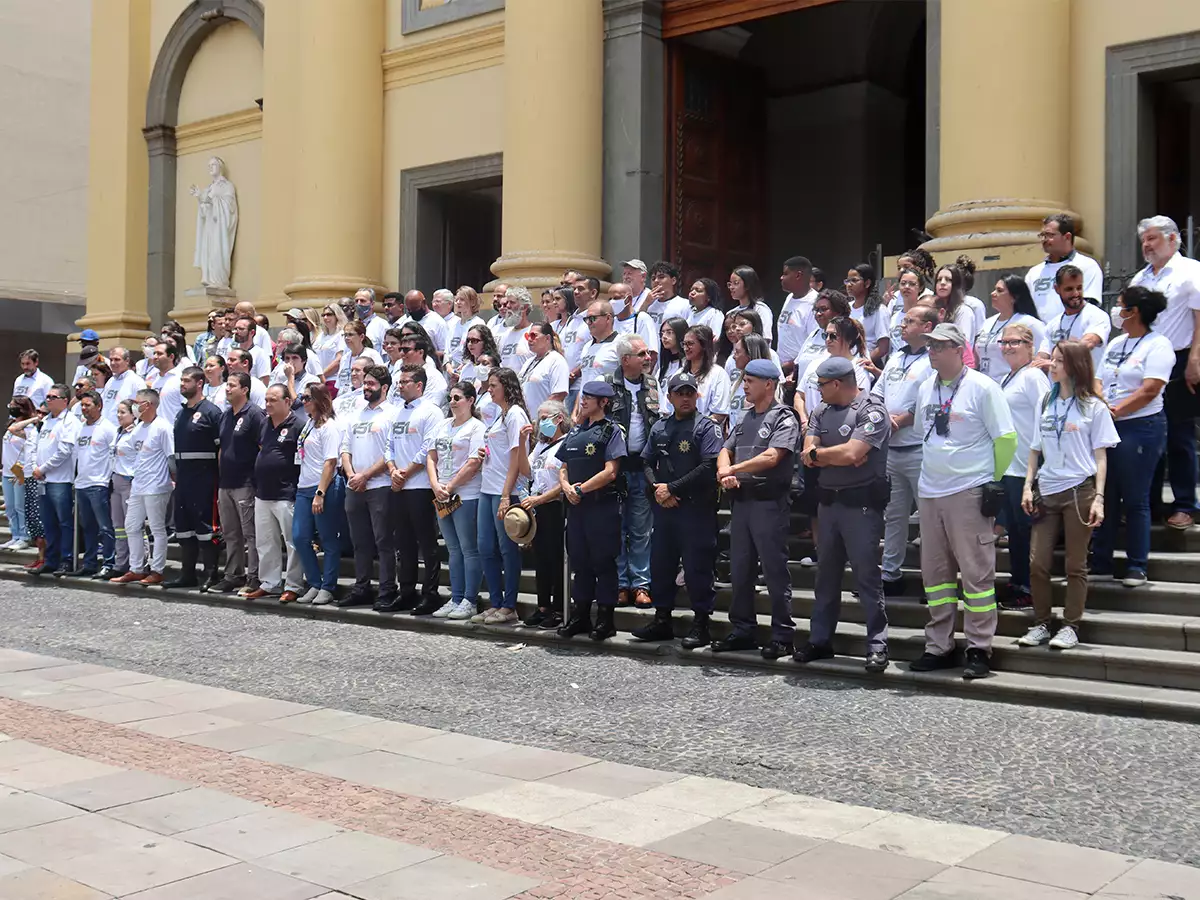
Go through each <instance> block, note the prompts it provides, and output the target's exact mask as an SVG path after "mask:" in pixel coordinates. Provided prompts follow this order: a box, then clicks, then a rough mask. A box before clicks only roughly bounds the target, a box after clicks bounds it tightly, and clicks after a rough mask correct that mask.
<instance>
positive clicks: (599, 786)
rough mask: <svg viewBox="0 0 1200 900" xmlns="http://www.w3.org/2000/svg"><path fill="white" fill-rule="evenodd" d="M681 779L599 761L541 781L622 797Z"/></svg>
mask: <svg viewBox="0 0 1200 900" xmlns="http://www.w3.org/2000/svg"><path fill="white" fill-rule="evenodd" d="M682 777H683V776H682V775H679V774H675V773H671V772H659V771H656V770H654V769H644V768H642V767H641V766H627V765H623V764H621V763H614V762H598V763H594V764H592V765H590V766H581V767H579V768H578V769H571V770H570V771H567V772H560V773H559V774H557V775H551V776H550V777H549V778H543V779H542V780H543V781H545V782H546V784H553V785H557V786H558V787H566V788H574V789H575V790H577V791H587V792H588V793H592V794H604V795H605V796H606V797H618V798H620V797H630V796H632V795H634V794H640V793H641V792H642V791H647V790H649V789H650V788H653V787H658V786H659V785H660V784H666V783H667V782H668V781H675V780H677V779H679V778H682Z"/></svg>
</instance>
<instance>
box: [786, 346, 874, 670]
mask: <svg viewBox="0 0 1200 900" xmlns="http://www.w3.org/2000/svg"><path fill="white" fill-rule="evenodd" d="M816 374H817V387H818V389H819V390H820V391H821V400H822V402H821V404H820V405H819V406H818V407H817V409H816V411H815V412H814V413H813V415H812V417H811V418H810V419H809V420H808V434H807V435H806V436H805V438H804V452H803V454H802V457H801V459H802V461H803V463H804V465H805V466H807V467H809V468H816V469H822V470H823V471H822V472H821V484H820V486H819V487H818V488H817V503H818V505H819V509H820V513H819V515H818V516H817V523H818V525H817V528H818V535H817V544H818V545H819V546H820V547H821V556H820V558H819V559H818V560H817V584H816V603H815V604H814V606H813V612H812V629H811V632H810V634H809V639H808V643H807V644H805V645H804V647H802V648H801V649H800V650H798V651H796V655H795V656H794V657H793V658H794V659H795V660H796V662H798V663H810V662H812V661H813V660H817V659H831V658H832V657H833V634H834V632H835V631H836V630H837V624H838V614H839V612H840V611H841V607H842V574H843V573H844V572H845V569H846V563H847V562H849V563H850V571H851V572H853V573H854V576H855V582H856V584H857V586H858V599H859V601H860V602H861V603H862V605H863V610H864V611H865V612H866V615H867V666H866V668H867V671H868V672H882V671H883V670H884V669H886V668H887V666H888V652H887V626H888V621H887V611H886V610H885V608H884V603H883V582H882V578H881V572H880V564H879V563H880V556H879V541H880V539H881V538H882V537H883V510H884V508H885V507H886V506H887V503H888V493H889V486H888V478H887V453H888V444H887V440H888V435H889V434H890V433H891V430H892V429H891V422H890V421H889V419H888V411H887V407H886V406H885V405H884V404H883V401H882V400H880V399H879V398H878V397H876V396H874V395H872V394H869V393H867V392H866V391H860V390H859V389H858V384H857V382H856V380H855V372H854V363H853V362H851V361H850V360H848V359H843V358H842V357H840V356H831V357H830V358H829V359H827V360H825V361H824V362H822V363H821V364H820V365H819V366H817V373H816Z"/></svg>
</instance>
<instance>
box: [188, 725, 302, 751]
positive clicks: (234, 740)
mask: <svg viewBox="0 0 1200 900" xmlns="http://www.w3.org/2000/svg"><path fill="white" fill-rule="evenodd" d="M179 740H181V741H184V742H186V743H188V744H196V745H197V746H199V747H211V748H212V749H213V750H224V751H226V752H227V753H236V752H237V751H239V750H252V749H254V748H256V747H265V746H267V745H268V744H278V743H279V742H281V741H294V740H296V736H295V735H294V734H289V733H288V732H286V731H279V730H278V729H276V728H267V727H266V726H264V725H234V726H232V727H231V728H218V729H217V730H216V731H205V732H201V733H200V734H185V735H182V736H181V737H180V738H179Z"/></svg>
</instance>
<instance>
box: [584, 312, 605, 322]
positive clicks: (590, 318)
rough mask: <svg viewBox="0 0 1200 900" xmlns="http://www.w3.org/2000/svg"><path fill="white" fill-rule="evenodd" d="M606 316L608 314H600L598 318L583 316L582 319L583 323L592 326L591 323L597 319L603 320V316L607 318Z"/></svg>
mask: <svg viewBox="0 0 1200 900" xmlns="http://www.w3.org/2000/svg"><path fill="white" fill-rule="evenodd" d="M607 315H608V313H600V315H598V316H584V317H583V321H585V322H587V323H588V324H589V325H591V324H592V323H593V322H595V321H596V320H597V319H603V318H604V317H605V316H607Z"/></svg>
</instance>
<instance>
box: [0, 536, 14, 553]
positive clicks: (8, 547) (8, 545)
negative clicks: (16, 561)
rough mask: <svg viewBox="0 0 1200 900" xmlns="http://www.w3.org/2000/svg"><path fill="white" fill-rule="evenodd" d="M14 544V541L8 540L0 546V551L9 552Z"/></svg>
mask: <svg viewBox="0 0 1200 900" xmlns="http://www.w3.org/2000/svg"><path fill="white" fill-rule="evenodd" d="M15 543H16V541H15V540H13V539H11V538H10V539H9V540H7V541H5V542H4V543H3V544H0V550H11V549H12V545H13V544H15Z"/></svg>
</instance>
